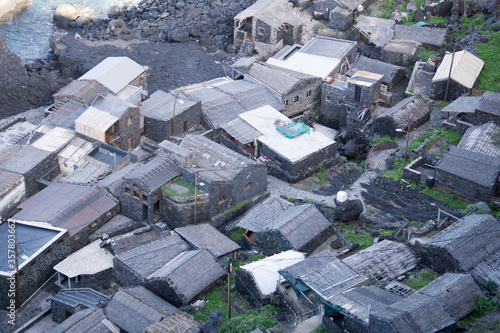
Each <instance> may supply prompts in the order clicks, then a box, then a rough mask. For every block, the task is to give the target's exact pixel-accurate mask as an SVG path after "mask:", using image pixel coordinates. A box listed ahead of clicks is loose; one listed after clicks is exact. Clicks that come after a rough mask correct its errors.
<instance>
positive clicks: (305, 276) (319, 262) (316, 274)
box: [278, 250, 368, 310]
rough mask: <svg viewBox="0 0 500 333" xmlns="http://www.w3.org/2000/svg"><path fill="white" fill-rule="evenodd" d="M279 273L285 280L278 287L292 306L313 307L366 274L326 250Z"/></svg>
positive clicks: (361, 280)
mask: <svg viewBox="0 0 500 333" xmlns="http://www.w3.org/2000/svg"><path fill="white" fill-rule="evenodd" d="M279 273H280V275H281V276H283V277H284V278H285V280H286V281H285V282H284V283H279V284H278V291H279V292H280V293H284V292H285V291H287V293H284V295H283V296H284V299H285V300H286V301H287V302H288V303H289V304H290V305H291V306H292V308H294V307H296V308H298V307H299V306H300V305H302V306H305V307H307V308H309V309H311V310H313V309H315V308H317V307H318V306H319V305H322V304H323V303H324V302H328V301H330V299H332V298H333V297H334V296H336V295H338V294H340V293H342V292H344V291H347V290H349V289H351V288H355V287H361V286H363V285H366V284H367V283H368V279H367V278H366V277H364V276H363V275H359V274H358V273H356V272H355V271H354V270H353V269H352V268H350V267H349V266H348V265H347V264H345V263H344V262H342V261H341V260H339V259H337V258H336V257H335V256H334V255H333V253H331V252H330V251H328V250H327V251H323V252H320V253H317V254H314V255H312V256H309V257H307V258H306V259H304V260H302V261H300V262H298V263H296V264H294V265H291V266H289V267H287V268H284V269H283V270H280V271H279ZM289 288H290V289H291V290H289V291H288V290H287V289H289ZM294 296H296V298H295V297H294Z"/></svg>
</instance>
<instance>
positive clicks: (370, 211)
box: [366, 208, 375, 213]
mask: <svg viewBox="0 0 500 333" xmlns="http://www.w3.org/2000/svg"><path fill="white" fill-rule="evenodd" d="M366 211H367V212H368V213H375V211H374V210H373V209H371V208H369V209H367V210H366Z"/></svg>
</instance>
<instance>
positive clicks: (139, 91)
mask: <svg viewBox="0 0 500 333" xmlns="http://www.w3.org/2000/svg"><path fill="white" fill-rule="evenodd" d="M146 69H147V67H145V66H141V65H139V64H138V63H136V62H135V61H133V60H132V59H130V58H128V57H107V58H106V59H104V60H103V61H101V62H100V63H99V64H97V65H96V66H95V67H93V68H92V69H91V70H89V71H88V72H87V73H85V74H84V75H82V76H80V77H79V78H78V80H79V81H92V80H95V81H97V82H98V83H100V84H101V85H102V86H104V87H105V88H106V89H108V90H111V92H112V93H113V94H114V95H116V96H117V97H119V98H120V99H122V100H124V101H126V102H128V103H131V104H133V105H138V104H139V103H141V102H142V101H143V100H144V96H145V95H147V91H146V90H147V89H146V88H147V84H146Z"/></svg>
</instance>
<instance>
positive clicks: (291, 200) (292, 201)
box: [288, 198, 296, 203]
mask: <svg viewBox="0 0 500 333" xmlns="http://www.w3.org/2000/svg"><path fill="white" fill-rule="evenodd" d="M295 200H296V199H295V198H288V201H290V202H291V203H294V202H295Z"/></svg>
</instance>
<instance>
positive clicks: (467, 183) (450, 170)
mask: <svg viewBox="0 0 500 333" xmlns="http://www.w3.org/2000/svg"><path fill="white" fill-rule="evenodd" d="M499 174H500V158H499V157H496V156H489V155H485V154H482V153H479V152H475V151H471V150H465V149H463V148H458V147H454V146H451V147H450V150H449V151H447V152H446V153H445V154H444V155H443V158H442V159H441V162H440V163H439V164H438V165H437V166H436V181H437V184H439V185H440V186H443V187H446V188H448V189H450V190H453V191H456V192H458V193H460V194H462V195H464V196H466V197H469V198H474V199H477V200H482V201H485V202H490V201H491V199H492V198H493V197H494V196H495V194H496V191H497V190H496V188H497V181H498V176H499Z"/></svg>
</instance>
